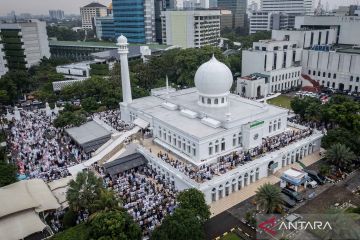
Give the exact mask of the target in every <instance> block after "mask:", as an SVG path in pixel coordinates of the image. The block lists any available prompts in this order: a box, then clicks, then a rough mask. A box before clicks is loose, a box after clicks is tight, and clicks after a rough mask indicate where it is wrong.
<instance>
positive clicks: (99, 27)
mask: <svg viewBox="0 0 360 240" xmlns="http://www.w3.org/2000/svg"><path fill="white" fill-rule="evenodd" d="M94 20H95V29H96V37H97V38H98V39H100V40H114V39H115V24H114V18H113V16H111V15H110V16H106V17H95V19H94Z"/></svg>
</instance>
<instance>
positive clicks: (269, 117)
mask: <svg viewBox="0 0 360 240" xmlns="http://www.w3.org/2000/svg"><path fill="white" fill-rule="evenodd" d="M127 45H128V44H127V39H126V37H124V36H120V37H119V38H118V46H119V54H120V59H121V79H122V91H123V102H121V103H120V110H121V118H122V119H123V120H124V121H126V122H132V123H135V124H136V125H138V126H141V127H142V128H144V129H145V128H146V129H147V130H148V131H151V141H152V143H153V144H154V145H156V146H157V148H161V149H163V151H162V152H169V153H171V154H172V155H173V156H176V158H177V161H178V162H177V164H176V166H175V165H172V164H169V163H168V162H166V161H164V160H162V159H161V158H160V157H159V156H158V155H157V153H156V152H154V151H151V150H150V149H149V147H148V146H145V145H141V144H140V145H139V146H138V148H137V151H138V152H140V153H141V154H143V155H144V156H145V158H146V159H147V160H148V164H149V165H150V166H151V167H153V168H155V169H156V170H157V171H158V172H159V173H161V174H163V175H164V176H165V177H166V178H167V179H168V180H171V181H172V182H173V183H174V184H175V187H177V188H178V189H179V190H182V189H186V188H190V187H194V188H197V189H199V190H201V191H202V192H204V194H205V198H206V201H207V202H208V203H211V202H214V201H217V200H219V199H221V198H224V197H226V196H228V195H229V194H231V193H232V192H235V191H238V190H240V189H242V188H243V187H244V186H247V185H249V184H251V183H253V182H256V181H257V180H259V179H261V178H263V177H267V176H269V175H270V174H273V173H274V172H276V171H277V170H279V169H280V168H282V167H285V166H287V165H289V164H291V163H294V162H295V161H300V160H301V159H302V158H303V157H304V156H307V155H309V154H312V153H313V152H316V151H318V150H319V149H320V143H321V137H322V135H321V133H319V132H317V131H315V130H314V131H312V130H308V129H306V127H303V126H299V125H296V126H295V125H294V124H292V123H288V121H287V115H288V111H287V110H286V109H283V108H279V107H276V106H272V105H268V104H267V103H266V102H265V103H260V102H256V101H252V100H249V99H246V98H242V97H240V96H238V95H236V94H232V93H230V88H231V86H232V84H233V76H232V73H231V71H230V69H229V68H228V67H227V66H226V65H225V64H223V63H221V62H219V61H218V60H217V59H216V58H215V57H214V56H213V57H212V58H211V59H210V60H209V61H208V62H206V63H204V64H202V65H201V66H200V67H199V68H198V70H197V72H196V74H195V87H194V88H189V89H185V90H178V91H176V90H174V89H170V88H169V87H168V84H167V87H166V88H163V89H161V90H158V91H152V93H153V94H152V96H148V97H143V98H139V99H132V97H131V87H130V77H129V67H128V61H127V53H128V50H127ZM290 132H292V133H294V132H295V133H298V135H297V136H296V140H294V141H291V142H290V143H288V144H285V146H283V145H282V147H281V148H279V149H278V150H274V151H266V153H261V154H253V153H254V152H255V151H259V149H261V148H262V146H263V145H262V144H263V142H264V141H265V139H267V140H269V139H270V140H271V141H273V144H274V145H276V144H277V142H276V139H280V138H281V137H280V136H287V134H289V133H290ZM300 133H301V134H300ZM242 154H243V155H247V156H249V155H251V154H253V156H252V157H251V158H247V160H246V161H242V162H241V163H238V164H230V163H229V162H223V161H224V159H229V158H233V157H234V156H235V155H240V156H242ZM179 165H180V167H179ZM181 166H182V167H181ZM184 166H186V167H184ZM224 167H226V169H227V170H226V171H221V170H219V169H222V168H224ZM189 168H191V169H196V170H195V171H191V172H190V173H188V172H187V171H186V169H189ZM209 169H212V170H211V172H212V174H211V176H209V177H207V178H205V179H200V180H199V179H198V178H196V177H193V176H194V175H196V171H203V172H206V171H210V170H209Z"/></svg>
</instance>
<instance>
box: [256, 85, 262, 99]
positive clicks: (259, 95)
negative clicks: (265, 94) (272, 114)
mask: <svg viewBox="0 0 360 240" xmlns="http://www.w3.org/2000/svg"><path fill="white" fill-rule="evenodd" d="M256 96H257V97H258V98H260V97H261V87H260V86H258V87H257V90H256Z"/></svg>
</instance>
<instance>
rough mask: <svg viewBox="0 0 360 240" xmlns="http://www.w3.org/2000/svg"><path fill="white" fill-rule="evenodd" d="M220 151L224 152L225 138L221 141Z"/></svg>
mask: <svg viewBox="0 0 360 240" xmlns="http://www.w3.org/2000/svg"><path fill="white" fill-rule="evenodd" d="M221 151H225V138H223V139H221Z"/></svg>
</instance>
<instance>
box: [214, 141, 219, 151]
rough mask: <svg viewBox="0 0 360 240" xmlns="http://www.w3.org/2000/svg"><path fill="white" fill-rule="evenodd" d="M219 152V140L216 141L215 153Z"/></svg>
mask: <svg viewBox="0 0 360 240" xmlns="http://www.w3.org/2000/svg"><path fill="white" fill-rule="evenodd" d="M218 152H219V140H216V141H215V153H218Z"/></svg>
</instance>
